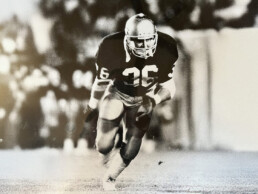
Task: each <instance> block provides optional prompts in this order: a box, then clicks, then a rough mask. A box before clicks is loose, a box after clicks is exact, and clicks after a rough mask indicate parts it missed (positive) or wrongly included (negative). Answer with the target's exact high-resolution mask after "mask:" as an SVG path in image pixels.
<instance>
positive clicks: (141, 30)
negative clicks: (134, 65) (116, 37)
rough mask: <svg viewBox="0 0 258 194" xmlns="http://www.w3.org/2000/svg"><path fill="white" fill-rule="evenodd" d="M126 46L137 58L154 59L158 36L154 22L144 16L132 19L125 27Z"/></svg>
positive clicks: (136, 16) (139, 15) (140, 15)
mask: <svg viewBox="0 0 258 194" xmlns="http://www.w3.org/2000/svg"><path fill="white" fill-rule="evenodd" d="M125 38H126V45H127V48H128V49H129V51H131V53H132V54H134V55H135V56H136V57H140V58H145V59H147V58H148V57H152V56H153V54H154V53H155V51H156V47H157V41H158V35H157V31H156V27H155V26H154V24H153V22H152V21H151V20H150V19H148V18H146V17H145V15H144V14H138V15H135V16H133V17H131V18H130V19H129V20H128V21H127V23H126V27H125Z"/></svg>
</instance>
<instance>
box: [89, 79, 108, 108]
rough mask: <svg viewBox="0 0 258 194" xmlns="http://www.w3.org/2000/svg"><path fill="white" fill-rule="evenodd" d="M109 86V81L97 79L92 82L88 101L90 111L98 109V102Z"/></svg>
mask: <svg viewBox="0 0 258 194" xmlns="http://www.w3.org/2000/svg"><path fill="white" fill-rule="evenodd" d="M108 84H109V80H101V79H98V78H97V77H96V78H95V80H94V83H93V85H92V89H91V96H90V101H89V106H90V107H91V108H92V109H96V108H97V107H98V103H99V100H100V99H101V98H102V96H103V94H104V92H105V90H106V88H107V86H108Z"/></svg>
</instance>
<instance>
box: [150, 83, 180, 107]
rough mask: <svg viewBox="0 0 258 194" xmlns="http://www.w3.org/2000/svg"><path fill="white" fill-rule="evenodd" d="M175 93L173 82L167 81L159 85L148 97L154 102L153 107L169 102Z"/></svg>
mask: <svg viewBox="0 0 258 194" xmlns="http://www.w3.org/2000/svg"><path fill="white" fill-rule="evenodd" d="M175 91H176V87H175V83H174V80H173V79H171V80H168V81H167V82H165V83H162V84H160V85H159V88H158V91H157V92H156V93H154V94H153V95H151V96H150V97H151V98H152V99H153V100H154V102H155V105H157V104H160V103H162V102H165V101H167V100H170V99H172V98H173V97H174V95H175Z"/></svg>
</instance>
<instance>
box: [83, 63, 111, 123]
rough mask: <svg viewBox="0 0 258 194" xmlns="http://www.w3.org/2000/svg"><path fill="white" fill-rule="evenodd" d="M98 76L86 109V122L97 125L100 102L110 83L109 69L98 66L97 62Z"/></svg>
mask: <svg viewBox="0 0 258 194" xmlns="http://www.w3.org/2000/svg"><path fill="white" fill-rule="evenodd" d="M96 69H97V76H96V78H95V80H94V83H93V85H92V89H91V96H90V100H89V103H88V105H87V107H86V108H85V109H84V111H83V113H84V118H85V122H86V123H89V124H91V125H94V126H95V125H96V122H97V117H98V104H99V101H100V99H101V98H102V96H103V94H104V92H105V90H106V88H107V86H108V85H109V82H110V79H109V71H108V70H107V69H106V68H104V67H100V68H99V67H98V65H97V64H96Z"/></svg>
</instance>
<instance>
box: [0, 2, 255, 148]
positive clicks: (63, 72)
mask: <svg viewBox="0 0 258 194" xmlns="http://www.w3.org/2000/svg"><path fill="white" fill-rule="evenodd" d="M233 6H236V2H235V1H234V0H213V1H202V0H200V1H197V0H196V1H192V0H184V1H183V0H162V1H155V0H140V1H138V0H131V1H124V0H115V1H114V0H112V1H111V0H105V1H101V2H100V1H97V0H40V1H39V3H38V5H37V8H35V9H36V10H37V11H36V13H35V14H34V15H33V16H32V18H31V22H28V23H27V22H23V21H20V20H19V18H18V17H17V16H15V15H14V16H13V17H12V18H10V19H8V20H6V21H4V22H2V23H0V148H15V147H18V148H37V147H42V146H49V147H57V148H61V147H63V144H64V140H65V139H67V138H68V139H71V140H72V141H73V143H74V144H76V142H77V140H78V139H79V134H80V132H81V130H82V129H83V127H85V126H84V122H83V115H82V110H83V108H84V107H85V106H86V104H87V100H88V99H89V96H90V90H91V85H92V82H93V79H94V77H95V65H94V56H95V53H96V51H97V48H98V44H99V42H100V40H101V38H103V37H104V36H105V35H107V34H109V33H112V32H115V31H120V30H123V29H124V23H125V21H126V20H127V19H128V18H129V17H130V16H131V15H133V14H135V13H139V12H144V13H145V14H147V15H149V16H150V17H151V18H152V19H153V20H154V21H155V23H157V24H158V26H160V27H164V26H165V27H166V29H167V30H168V31H169V32H170V30H172V31H173V32H175V34H176V32H177V31H180V30H185V29H192V30H197V29H199V30H200V29H201V30H202V29H209V28H213V29H216V30H219V29H221V28H223V27H234V28H239V27H245V25H246V26H252V25H256V22H257V21H256V13H257V10H258V7H257V6H258V4H257V1H255V0H248V1H247V3H246V5H245V8H246V10H245V11H244V12H243V14H242V15H241V17H238V18H237V19H236V18H234V17H227V16H225V15H223V12H221V11H223V9H229V8H231V7H233ZM214 13H215V14H214ZM43 24H44V25H43ZM46 24H47V25H46ZM44 27H46V28H47V27H48V29H49V30H48V31H44ZM44 37H47V38H46V39H44ZM47 40H48V41H47ZM178 41H179V49H180V57H181V58H180V60H179V63H181V66H180V67H179V70H178V71H179V74H180V75H181V77H182V78H181V79H186V80H185V81H184V82H185V85H184V86H183V87H184V88H183V89H182V90H185V93H187V91H188V90H189V85H187V84H189V83H188V81H187V78H186V77H188V75H189V71H190V56H189V55H188V54H187V53H186V52H185V51H184V48H183V46H182V45H180V39H179V40H178ZM44 45H45V46H44ZM178 79H180V78H178ZM189 79H190V78H189ZM179 93H180V92H179ZM183 96H184V97H183ZM185 98H186V97H185V95H184V94H181V96H180V94H179V95H178V96H176V98H175V100H174V101H171V102H168V103H167V104H166V105H163V106H160V107H159V108H158V109H157V110H156V112H155V115H154V118H153V120H152V125H151V129H150V131H149V133H148V134H147V139H151V140H156V141H161V140H165V144H167V146H170V147H172V148H182V147H183V145H181V144H180V142H178V139H179V136H180V128H179V127H178V122H179V121H178V119H179V118H178V117H179V116H178V112H179V111H180V110H182V107H180V106H181V105H182V104H183V103H184V106H185V107H189V106H190V105H189V104H185ZM186 109H187V108H186ZM185 111H186V112H185V113H186V115H187V110H185ZM188 122H189V121H188ZM161 129H162V130H161ZM94 135H95V132H93V133H92V134H90V135H89V137H87V138H88V142H89V143H88V144H89V145H88V146H89V147H92V146H93V145H94Z"/></svg>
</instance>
